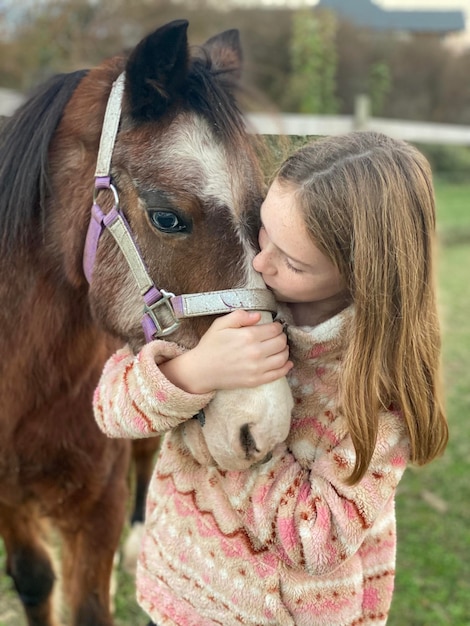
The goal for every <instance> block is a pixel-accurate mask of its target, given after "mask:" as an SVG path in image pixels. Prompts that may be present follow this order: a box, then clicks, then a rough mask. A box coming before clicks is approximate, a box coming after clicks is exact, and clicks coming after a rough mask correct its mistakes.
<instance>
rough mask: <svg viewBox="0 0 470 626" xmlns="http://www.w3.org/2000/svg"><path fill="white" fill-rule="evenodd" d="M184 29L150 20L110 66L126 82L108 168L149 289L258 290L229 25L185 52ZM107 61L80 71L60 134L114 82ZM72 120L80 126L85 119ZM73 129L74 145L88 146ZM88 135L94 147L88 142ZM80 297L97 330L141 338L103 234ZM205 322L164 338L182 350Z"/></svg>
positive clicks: (119, 266)
mask: <svg viewBox="0 0 470 626" xmlns="http://www.w3.org/2000/svg"><path fill="white" fill-rule="evenodd" d="M186 29H187V23H186V22H185V21H182V20H180V21H176V22H172V23H170V24H168V25H166V26H164V27H162V28H159V29H158V30H157V31H155V32H154V33H152V34H151V35H149V36H148V37H147V38H145V39H144V40H143V41H142V42H140V44H139V45H138V46H137V47H136V48H135V49H134V50H133V51H132V52H131V54H130V56H129V58H128V59H127V61H126V63H125V66H124V67H123V68H119V69H120V70H121V69H123V70H124V71H125V83H124V93H123V101H122V112H121V117H120V124H119V130H118V132H117V136H116V141H115V145H114V150H113V153H112V159H111V167H110V175H111V178H112V180H113V183H114V185H115V187H116V190H117V193H118V194H119V204H120V209H121V211H122V213H123V214H124V216H125V219H126V220H127V222H128V224H129V227H130V230H131V232H132V234H133V237H134V239H135V242H136V244H137V246H138V249H139V250H140V253H141V256H142V258H143V260H144V262H145V265H146V266H147V269H148V272H149V275H150V276H151V278H152V280H153V281H154V282H155V285H156V286H157V287H158V288H161V289H164V290H167V291H170V292H173V293H176V294H181V293H195V292H201V291H212V290H221V289H226V288H233V287H255V286H257V287H261V286H263V285H262V281H261V280H260V278H259V276H257V274H256V273H255V272H254V271H253V269H252V267H251V260H252V258H253V254H254V250H255V242H256V229H257V219H258V218H257V216H258V212H259V206H260V203H261V201H262V197H263V192H264V188H263V177H262V172H261V170H260V167H259V164H258V160H257V157H256V154H255V150H254V147H253V145H252V144H253V141H252V139H251V138H250V136H249V135H248V133H247V132H246V129H245V127H244V122H243V117H242V116H241V114H240V112H239V110H238V107H237V104H236V100H235V91H236V88H237V85H238V80H239V77H240V69H241V52H240V45H239V38H238V32H237V31H234V30H231V31H227V32H225V33H222V34H220V35H218V36H215V37H213V38H211V39H210V40H209V41H208V42H206V44H204V45H203V46H201V47H200V48H197V49H194V50H193V51H192V54H191V53H190V49H189V48H188V43H187V37H186ZM115 65H116V64H114V66H113V67H110V66H109V64H107V65H105V66H103V67H101V68H98V69H97V70H93V71H91V72H90V73H89V74H88V76H87V77H86V78H85V79H83V81H82V83H81V84H80V85H79V86H78V89H77V90H76V93H75V94H74V96H73V97H72V99H71V101H70V104H69V106H68V107H67V109H66V112H65V116H64V121H63V123H62V125H61V127H60V129H59V130H60V133H62V134H64V133H70V131H72V133H73V129H71V128H70V125H71V124H75V123H77V122H78V119H77V115H78V114H79V113H80V111H82V112H83V114H86V112H84V111H83V107H84V106H85V105H86V103H87V94H88V93H89V92H90V91H91V92H93V91H94V90H95V89H97V88H98V85H100V84H101V88H102V81H103V80H108V81H109V80H110V79H113V80H114V79H115V78H116V68H115ZM113 70H114V72H113ZM89 97H90V96H88V98H89ZM81 125H82V127H83V126H85V128H86V125H87V121H86V118H85V119H82V120H81ZM84 133H85V136H84V138H83V139H82V144H85V145H82V149H86V147H87V146H86V143H85V142H86V140H87V137H86V131H84ZM88 143H89V145H90V147H91V146H93V148H94V150H95V151H96V138H93V141H92V142H91V143H90V142H88ZM56 158H60V156H57V155H56ZM94 158H96V154H95V155H94ZM62 167H63V165H62ZM89 183H90V184H92V177H90V179H89ZM98 198H99V199H100V201H101V202H102V206H103V207H104V210H105V211H106V210H108V208H109V206H110V203H111V204H112V203H113V202H114V198H113V197H112V195H111V194H109V193H104V192H102V193H100V194H99V196H98ZM89 301H90V305H91V308H92V312H93V315H94V316H95V318H96V319H97V320H98V321H99V323H100V324H101V325H102V326H104V327H105V328H106V329H107V330H109V331H110V332H111V333H112V334H114V335H116V336H118V337H120V338H122V339H123V340H125V341H128V342H130V343H131V345H132V346H133V347H134V348H135V349H137V348H138V347H140V346H141V345H142V343H143V341H144V337H143V333H142V329H141V325H140V321H141V318H142V308H143V302H142V294H141V293H139V289H138V287H137V285H136V282H135V279H134V276H133V274H132V271H131V270H130V268H129V266H128V264H127V262H126V259H125V258H124V256H123V254H122V252H121V250H119V248H118V247H117V246H116V244H115V242H114V241H113V240H112V238H111V237H110V236H109V234H106V233H105V234H104V235H103V237H102V238H101V241H100V243H99V246H98V250H97V254H96V262H95V266H94V269H93V276H92V280H91V284H90V289H89ZM209 322H210V319H208V318H207V317H205V318H200V319H194V320H191V322H183V323H182V324H181V326H180V328H179V329H178V330H177V331H176V332H175V333H174V335H172V337H171V339H173V340H175V341H178V342H181V343H183V344H184V345H186V346H187V347H191V346H192V345H194V344H195V342H196V341H197V340H198V338H199V337H200V336H201V334H202V333H203V332H204V330H205V329H206V328H207V327H208V324H209Z"/></svg>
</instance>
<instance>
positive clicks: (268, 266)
mask: <svg viewBox="0 0 470 626" xmlns="http://www.w3.org/2000/svg"><path fill="white" fill-rule="evenodd" d="M253 268H254V269H255V270H256V271H257V272H259V273H260V274H273V273H274V271H275V270H274V265H273V263H272V260H270V255H269V253H268V252H267V251H266V250H261V252H258V254H257V255H256V256H255V258H254V259H253Z"/></svg>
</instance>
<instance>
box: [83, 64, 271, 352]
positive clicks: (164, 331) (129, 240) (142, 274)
mask: <svg viewBox="0 0 470 626" xmlns="http://www.w3.org/2000/svg"><path fill="white" fill-rule="evenodd" d="M124 80H125V74H124V73H122V74H121V75H120V76H119V77H118V78H117V79H116V81H115V82H114V83H113V86H112V89H111V93H110V95H109V99H108V104H107V107H106V113H105V116H104V122H103V128H102V131H101V138H100V146H99V151H98V159H97V163H96V170H95V185H94V190H93V205H92V207H91V219H90V224H89V226H88V232H87V236H86V240H85V249H84V254H83V269H84V273H85V276H86V278H87V280H88V282H89V283H90V282H91V278H92V274H93V268H94V264H95V258H96V252H97V249H98V243H99V240H100V237H101V235H102V234H103V232H104V231H105V229H108V230H109V232H110V233H111V234H112V236H113V237H114V239H115V241H116V243H117V244H118V246H119V248H120V249H121V251H122V253H123V254H124V257H125V259H126V261H127V263H128V265H129V268H130V269H131V271H132V274H133V276H134V279H135V281H136V283H137V285H138V287H139V291H140V294H141V296H142V298H143V301H144V313H143V317H142V327H143V329H144V334H145V340H146V341H147V342H149V341H151V340H152V339H154V338H155V337H164V336H166V335H170V334H171V333H173V332H174V331H175V330H176V329H177V328H178V326H179V325H180V320H181V319H182V318H188V317H197V316H204V315H216V314H220V313H227V312H230V311H232V310H234V309H247V310H259V311H270V312H271V313H275V312H276V310H277V307H276V301H275V299H274V296H273V294H272V293H271V292H270V291H269V290H268V289H225V290H222V291H208V292H202V293H193V294H182V295H178V296H176V295H175V294H174V293H171V292H169V291H166V290H164V289H158V288H157V287H156V286H155V284H154V282H153V281H152V279H151V278H150V276H149V273H148V271H147V268H146V266H145V263H144V260H143V258H142V255H141V254H140V251H139V249H138V246H137V243H136V242H135V241H134V238H133V236H132V232H131V229H130V227H129V224H128V222H127V220H126V218H125V216H124V214H123V213H122V212H121V210H120V207H119V194H118V191H117V189H116V187H115V186H114V185H113V184H112V182H111V173H110V172H111V157H112V154H113V149H114V144H115V141H116V136H117V132H118V127H119V120H120V118H121V104H122V97H123V93H124ZM101 190H109V191H111V193H112V194H113V198H114V203H113V207H112V209H111V210H110V211H109V213H104V212H103V211H102V210H101V207H100V206H99V204H98V200H97V198H98V193H99V191H101Z"/></svg>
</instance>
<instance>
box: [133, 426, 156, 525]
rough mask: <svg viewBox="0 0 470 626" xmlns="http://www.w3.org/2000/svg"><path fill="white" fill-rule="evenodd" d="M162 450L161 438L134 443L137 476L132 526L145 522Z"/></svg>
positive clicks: (134, 468)
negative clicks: (151, 484) (158, 456)
mask: <svg viewBox="0 0 470 626" xmlns="http://www.w3.org/2000/svg"><path fill="white" fill-rule="evenodd" d="M159 448H160V438H159V437H151V438H149V439H136V440H135V441H133V442H132V464H133V470H134V476H135V498H134V509H133V511H132V515H131V524H135V523H136V522H143V521H144V517H145V501H146V498H147V488H148V485H149V482H150V478H151V476H152V471H153V466H154V463H155V455H156V453H157V452H158V450H159Z"/></svg>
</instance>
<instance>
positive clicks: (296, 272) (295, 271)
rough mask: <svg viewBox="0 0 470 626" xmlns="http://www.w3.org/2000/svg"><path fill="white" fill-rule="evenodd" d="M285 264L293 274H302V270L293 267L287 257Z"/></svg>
mask: <svg viewBox="0 0 470 626" xmlns="http://www.w3.org/2000/svg"><path fill="white" fill-rule="evenodd" d="M285 262H286V265H287V267H288V268H289V269H290V271H291V272H294V273H295V274H302V270H299V269H298V268H297V267H294V266H293V265H291V263H290V262H289V259H288V258H287V257H286V258H285Z"/></svg>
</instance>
